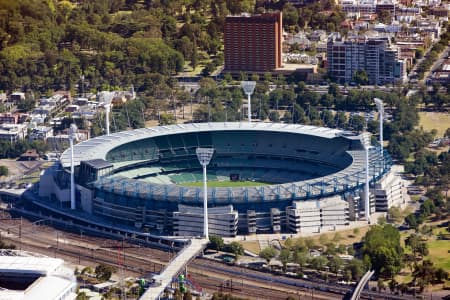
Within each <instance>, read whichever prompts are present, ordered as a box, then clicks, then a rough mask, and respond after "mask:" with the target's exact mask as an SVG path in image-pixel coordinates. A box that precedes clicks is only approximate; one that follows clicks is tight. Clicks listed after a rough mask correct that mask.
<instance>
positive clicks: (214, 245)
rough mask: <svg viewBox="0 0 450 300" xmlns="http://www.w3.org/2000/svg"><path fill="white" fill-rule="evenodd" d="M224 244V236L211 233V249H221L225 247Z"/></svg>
mask: <svg viewBox="0 0 450 300" xmlns="http://www.w3.org/2000/svg"><path fill="white" fill-rule="evenodd" d="M223 246H224V242H223V238H222V237H221V236H218V235H214V234H212V235H210V236H209V247H210V248H211V249H214V250H217V251H220V250H222V249H223Z"/></svg>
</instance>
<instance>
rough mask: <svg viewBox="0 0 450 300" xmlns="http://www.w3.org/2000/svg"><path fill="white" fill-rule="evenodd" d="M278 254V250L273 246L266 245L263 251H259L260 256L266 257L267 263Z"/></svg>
mask: <svg viewBox="0 0 450 300" xmlns="http://www.w3.org/2000/svg"><path fill="white" fill-rule="evenodd" d="M276 255H277V250H276V249H275V248H273V247H272V246H269V247H266V248H264V249H263V250H261V252H259V257H261V258H264V259H265V260H266V261H267V263H269V262H270V260H271V259H272V258H274V257H275V256H276Z"/></svg>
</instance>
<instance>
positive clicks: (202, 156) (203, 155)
mask: <svg viewBox="0 0 450 300" xmlns="http://www.w3.org/2000/svg"><path fill="white" fill-rule="evenodd" d="M195 152H196V153H197V158H198V161H199V162H200V164H201V165H202V167H203V234H204V236H205V239H207V240H209V236H208V187H207V185H206V166H207V165H208V164H209V162H210V161H211V158H212V156H213V154H214V148H197V150H196V151H195Z"/></svg>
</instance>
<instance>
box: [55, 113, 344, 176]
mask: <svg viewBox="0 0 450 300" xmlns="http://www.w3.org/2000/svg"><path fill="white" fill-rule="evenodd" d="M223 130H235V131H240V130H242V131H248V130H254V131H274V132H286V133H297V134H308V135H312V136H318V137H322V138H330V139H331V138H334V137H337V136H339V135H340V134H341V133H342V131H341V130H338V129H331V128H325V127H317V126H310V125H299V124H282V123H263V122H253V123H248V122H242V123H238V122H233V123H228V122H217V123H191V124H177V125H169V126H159V127H152V128H140V129H135V130H131V131H122V132H117V133H113V134H110V135H103V136H99V137H96V138H93V139H90V140H87V141H84V142H81V143H79V144H77V145H75V146H74V163H75V165H79V164H80V162H81V161H82V160H85V159H86V158H87V157H89V158H92V159H103V160H106V154H107V153H108V152H109V151H111V150H112V149H114V148H115V147H118V146H120V145H122V144H125V143H130V142H134V141H139V140H143V139H147V138H152V137H156V136H163V135H170V134H179V133H191V132H203V131H223ZM61 164H62V166H63V167H65V168H67V167H69V166H70V149H68V150H66V151H65V152H64V153H63V154H62V156H61Z"/></svg>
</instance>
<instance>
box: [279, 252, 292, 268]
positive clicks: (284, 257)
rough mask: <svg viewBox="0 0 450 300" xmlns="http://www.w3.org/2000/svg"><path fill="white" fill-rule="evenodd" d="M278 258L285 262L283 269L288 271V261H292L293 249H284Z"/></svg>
mask: <svg viewBox="0 0 450 300" xmlns="http://www.w3.org/2000/svg"><path fill="white" fill-rule="evenodd" d="M278 259H279V260H280V261H281V263H282V264H283V271H284V272H286V266H287V263H288V262H290V261H291V251H289V249H282V250H281V251H280V254H279V255H278Z"/></svg>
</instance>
